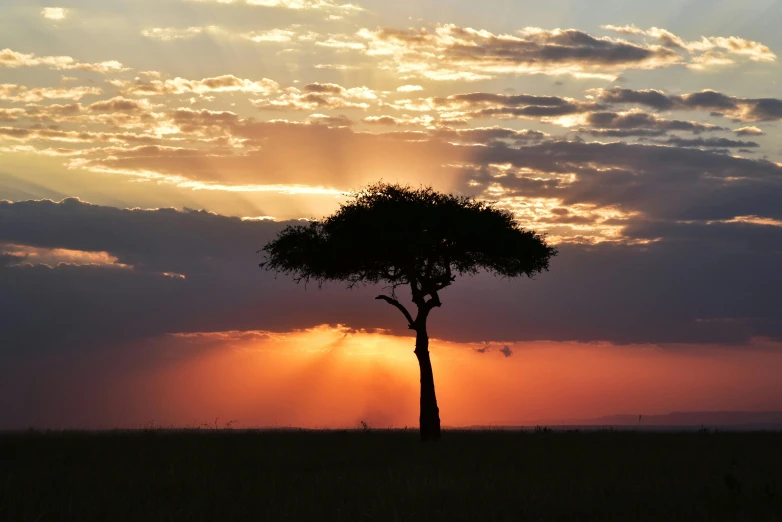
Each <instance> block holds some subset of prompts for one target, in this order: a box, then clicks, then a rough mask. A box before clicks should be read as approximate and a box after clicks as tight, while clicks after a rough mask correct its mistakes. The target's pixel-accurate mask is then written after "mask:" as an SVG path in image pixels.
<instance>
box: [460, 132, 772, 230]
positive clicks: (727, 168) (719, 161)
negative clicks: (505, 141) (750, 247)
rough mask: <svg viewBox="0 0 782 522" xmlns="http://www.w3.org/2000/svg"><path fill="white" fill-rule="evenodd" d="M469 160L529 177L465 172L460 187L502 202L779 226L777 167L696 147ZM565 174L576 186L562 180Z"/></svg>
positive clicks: (582, 147)
mask: <svg viewBox="0 0 782 522" xmlns="http://www.w3.org/2000/svg"><path fill="white" fill-rule="evenodd" d="M472 160H473V162H474V163H476V164H478V165H488V164H489V163H494V164H509V165H511V166H512V167H514V168H518V169H526V170H528V171H531V173H530V174H526V173H524V172H519V173H518V174H515V175H514V173H513V171H510V172H509V173H508V175H506V176H504V177H501V178H496V177H494V176H492V173H491V172H489V171H487V170H485V169H481V168H478V169H476V170H472V171H471V170H467V171H465V173H464V176H465V177H464V183H465V187H467V186H473V187H474V186H476V184H477V186H478V187H488V186H489V185H492V184H493V185H499V186H501V187H502V188H503V189H504V190H505V191H506V192H504V194H503V195H504V196H505V197H508V196H526V197H543V198H558V199H560V200H561V201H562V202H563V204H565V205H574V204H591V205H595V206H597V207H608V208H611V207H614V208H619V209H622V210H623V211H626V212H640V213H643V214H645V215H647V216H651V217H654V218H660V219H681V220H692V219H704V220H718V219H732V218H734V217H736V216H747V215H758V216H766V217H769V218H774V219H782V206H780V205H779V204H778V202H779V201H780V200H782V167H780V166H779V165H777V164H776V163H772V162H770V161H765V160H752V159H747V158H738V157H733V156H726V155H723V154H715V153H713V152H709V151H704V150H699V149H695V148H682V147H668V146H651V145H634V144H627V143H622V142H615V143H607V144H601V143H584V142H578V141H544V142H542V143H540V144H537V145H529V146H526V147H520V148H511V147H507V146H503V145H501V144H494V145H492V146H490V147H481V148H479V149H478V150H476V151H475V155H474V156H473V158H472ZM570 175H575V179H573V180H572V181H570V182H565V181H563V177H566V176H570ZM465 190H466V188H465Z"/></svg>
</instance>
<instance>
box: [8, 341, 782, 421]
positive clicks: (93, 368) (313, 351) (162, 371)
mask: <svg viewBox="0 0 782 522" xmlns="http://www.w3.org/2000/svg"><path fill="white" fill-rule="evenodd" d="M412 344H413V342H412V339H410V338H406V337H394V336H388V335H382V334H371V333H347V332H346V331H344V330H340V329H338V328H332V327H327V326H323V327H318V328H315V329H311V330H308V331H301V332H294V333H290V334H266V333H263V332H258V333H247V332H244V333H237V332H233V333H232V332H229V333H224V334H205V335H200V334H194V335H186V336H172V337H167V338H165V339H158V340H156V341H153V342H150V343H148V345H147V346H146V347H129V348H126V349H125V350H124V351H120V352H116V353H113V354H111V355H103V356H102V357H98V358H97V360H96V358H90V359H89V363H85V364H84V365H83V366H82V367H80V368H75V367H74V368H71V369H70V371H69V372H68V375H69V376H70V377H71V378H70V379H69V380H67V381H64V380H61V379H60V378H58V377H54V379H53V381H50V382H48V392H47V393H46V394H40V393H38V394H37V395H38V396H37V397H34V395H36V393H35V392H34V391H33V389H34V388H35V386H34V385H35V382H30V383H28V384H31V386H25V387H23V388H20V390H22V391H20V392H18V393H21V395H18V396H17V401H20V402H22V403H24V402H25V401H26V400H27V401H30V400H33V401H38V402H37V403H36V404H35V406H36V407H34V408H31V409H30V411H35V412H37V413H36V415H38V417H37V418H33V417H28V418H27V419H26V421H27V424H29V425H33V426H36V425H38V426H47V427H75V428H79V427H81V428H111V427H128V428H135V427H142V426H146V425H150V424H151V425H156V426H179V427H195V426H199V425H201V424H202V423H207V422H208V423H214V422H215V419H217V422H218V424H219V425H221V426H222V425H224V424H225V422H227V421H231V420H236V421H238V422H237V423H235V424H234V426H235V427H285V426H303V427H313V428H336V427H357V426H358V425H359V423H360V421H361V420H364V421H366V422H367V423H368V424H369V425H370V426H374V427H378V428H387V427H404V426H409V427H415V426H417V416H418V410H417V408H418V367H417V362H416V359H415V357H414V355H413V354H412ZM758 346H760V345H757V344H756V348H753V349H752V350H748V349H746V348H720V347H713V346H712V347H707V348H697V347H687V348H680V349H661V348H657V347H652V346H632V345H631V346H610V345H599V344H589V345H586V344H576V343H525V344H517V345H514V346H512V350H513V353H512V355H511V356H509V357H506V356H504V355H503V354H502V353H500V352H499V351H498V349H499V348H501V347H502V346H488V350H487V351H485V352H484V353H479V352H477V351H475V349H476V348H478V347H479V345H466V344H456V343H443V342H438V341H437V340H433V342H432V346H431V351H432V359H433V365H434V372H435V381H436V385H437V393H438V399H439V403H440V409H441V418H442V422H443V424H444V425H446V426H468V425H476V424H480V425H485V424H505V425H507V424H523V423H525V422H526V423H532V422H536V421H547V420H548V421H551V422H552V423H554V422H555V421H557V420H565V419H578V418H594V417H597V416H601V415H611V414H619V413H625V414H632V415H635V414H644V415H652V414H663V413H668V412H670V411H707V410H711V411H720V410H774V409H777V410H778V409H782V402H780V400H779V397H782V382H780V380H779V378H778V368H780V365H781V364H782V353H780V351H779V347H778V346H777V347H776V350H773V348H774V347H773V346H769V347H768V348H772V349H766V350H764V349H758V348H757V347H758ZM139 361H143V362H139ZM57 364H61V363H57ZM72 364H73V363H72ZM42 367H43V366H42V365H39V367H38V371H39V372H40V370H41V368H42ZM57 367H58V366H57V365H56V364H52V365H50V366H49V369H50V370H54V369H55V368H57ZM60 368H61V367H60ZM45 372H46V370H45V369H44V374H43V376H42V375H41V374H39V375H38V379H46V377H45ZM59 375H61V376H62V375H64V372H61V373H60V374H59ZM24 390H26V391H24ZM8 427H23V426H8Z"/></svg>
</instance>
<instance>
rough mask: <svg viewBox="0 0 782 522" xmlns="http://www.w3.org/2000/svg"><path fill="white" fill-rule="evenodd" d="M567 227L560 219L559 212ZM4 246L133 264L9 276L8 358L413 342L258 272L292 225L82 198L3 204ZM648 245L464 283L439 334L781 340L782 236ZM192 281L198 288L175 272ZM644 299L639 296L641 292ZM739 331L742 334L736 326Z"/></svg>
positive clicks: (679, 227) (669, 234)
mask: <svg viewBox="0 0 782 522" xmlns="http://www.w3.org/2000/svg"><path fill="white" fill-rule="evenodd" d="M560 214H562V212H560ZM0 216H2V219H0V241H2V242H6V243H16V244H22V245H32V246H36V247H39V248H67V249H72V250H89V251H103V252H108V253H109V254H110V255H111V256H114V257H116V259H117V262H119V263H124V264H127V265H131V266H132V268H131V267H125V268H119V267H116V266H111V265H108V266H96V265H85V266H75V265H59V266H56V267H54V268H51V267H47V266H23V267H14V266H8V265H9V263H8V262H7V260H6V262H5V264H4V265H3V266H2V267H0V309H2V311H3V313H2V315H0V346H2V347H3V349H2V351H3V352H4V353H5V354H6V355H9V354H10V355H12V354H22V353H27V354H32V353H37V352H40V351H60V352H68V351H79V350H90V349H98V348H100V347H103V346H108V345H110V344H112V343H118V342H124V341H129V340H133V339H138V338H146V337H150V336H156V335H160V334H164V333H171V332H194V331H226V330H251V329H265V330H276V331H285V330H289V329H291V328H301V327H309V326H312V325H314V324H322V323H330V324H337V323H342V324H347V325H349V326H351V327H354V328H376V327H382V328H390V329H391V330H392V331H394V332H397V333H400V334H405V333H406V330H405V329H404V328H403V326H404V325H403V322H402V321H400V318H399V317H397V314H395V313H394V311H393V310H392V309H391V308H390V307H383V306H375V305H376V304H377V303H376V302H375V301H374V300H373V299H372V298H373V297H374V295H376V294H377V292H378V289H373V288H362V289H358V290H353V291H349V290H346V289H344V287H343V286H342V285H339V284H332V285H327V286H326V287H325V288H324V289H321V290H318V289H317V288H316V287H314V286H310V287H309V288H306V289H305V288H304V287H303V286H301V285H299V286H297V285H295V284H293V283H292V282H291V281H289V280H288V279H287V278H285V277H278V278H275V277H274V275H272V274H268V273H265V272H263V271H262V270H261V269H259V268H258V267H257V262H258V261H259V256H258V255H257V254H256V253H255V250H256V249H257V248H259V247H260V246H262V245H263V244H264V243H265V242H266V241H268V240H269V239H270V238H271V237H273V236H274V234H275V233H276V232H277V231H278V230H280V228H281V227H282V226H283V225H284V223H274V222H250V221H241V220H239V219H237V218H228V217H223V216H218V215H215V214H211V213H208V212H197V211H186V212H180V211H175V210H170V209H161V210H152V211H144V210H120V209H116V208H110V207H100V206H95V205H88V204H86V203H81V202H78V201H76V200H66V201H64V202H62V203H53V202H49V201H36V202H22V203H13V204H11V203H8V202H5V203H1V204H0ZM627 234H628V235H629V236H632V237H636V238H649V239H652V238H654V239H656V242H653V243H650V244H646V245H636V246H626V245H619V244H602V245H596V246H590V245H568V244H565V245H560V251H561V254H560V256H558V257H557V258H556V259H555V261H554V263H553V264H552V267H551V272H549V273H545V274H542V275H541V276H539V277H537V278H536V279H535V280H523V281H516V282H507V281H499V280H496V279H493V278H490V277H488V276H483V275H480V276H476V277H473V278H464V279H461V280H459V281H457V282H456V284H455V285H454V286H453V288H449V289H447V290H445V291H444V292H443V295H442V298H443V302H444V306H443V307H442V309H438V310H437V313H436V314H433V316H432V327H431V334H432V335H433V336H435V337H438V338H441V339H445V340H454V341H465V342H476V341H497V342H503V341H505V342H508V341H522V340H543V339H549V340H578V341H596V340H603V341H612V342H617V343H637V342H658V343H673V342H683V343H705V342H718V343H724V342H727V343H741V342H745V341H747V340H749V339H750V338H752V337H756V336H768V337H774V338H782V324H780V321H779V317H781V316H782V296H781V295H780V293H779V292H778V289H777V288H776V287H775V285H773V284H769V283H770V282H771V281H774V280H775V278H776V276H777V272H778V266H780V262H782V248H781V245H782V235H781V234H782V228H781V227H777V226H773V225H758V224H753V223H748V222H730V223H727V222H726V223H717V224H708V223H700V224H687V223H670V222H666V221H659V220H657V221H654V220H640V221H635V222H631V223H629V225H628V232H627ZM174 272H175V273H178V274H182V275H184V276H185V278H184V279H182V278H179V277H171V276H170V275H166V274H165V273H169V274H170V273H174ZM628 292H630V293H628ZM724 318H732V320H731V321H723V320H722V319H724Z"/></svg>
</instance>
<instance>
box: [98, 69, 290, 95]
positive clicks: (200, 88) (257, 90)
mask: <svg viewBox="0 0 782 522" xmlns="http://www.w3.org/2000/svg"><path fill="white" fill-rule="evenodd" d="M111 84H112V85H114V86H115V87H117V88H119V89H120V90H121V91H122V92H123V94H131V95H142V96H159V95H168V94H200V95H204V94H211V93H219V92H246V93H252V94H271V93H274V92H276V91H278V90H279V88H280V85H279V84H278V83H277V82H275V81H273V80H270V79H268V78H263V79H262V80H258V81H253V80H247V79H244V78H238V77H236V76H234V75H232V74H225V75H222V76H216V77H213V78H203V79H201V80H188V79H185V78H180V77H176V78H173V79H167V80H145V79H141V78H136V79H135V80H133V81H123V80H114V81H112V82H111Z"/></svg>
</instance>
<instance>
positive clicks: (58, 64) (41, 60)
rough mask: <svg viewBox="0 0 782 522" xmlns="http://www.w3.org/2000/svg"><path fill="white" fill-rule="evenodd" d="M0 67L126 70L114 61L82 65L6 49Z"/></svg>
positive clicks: (0, 56)
mask: <svg viewBox="0 0 782 522" xmlns="http://www.w3.org/2000/svg"><path fill="white" fill-rule="evenodd" d="M0 66H4V67H11V68H16V67H38V66H47V67H49V68H52V69H56V70H60V71H71V70H79V71H90V72H97V73H102V74H106V73H110V72H117V71H123V70H127V69H126V68H125V67H123V65H122V64H121V63H120V62H118V61H116V60H108V61H105V62H100V63H82V62H78V61H76V60H74V59H73V58H71V57H70V56H36V55H35V54H33V53H30V54H25V53H20V52H17V51H13V50H11V49H7V48H6V49H2V50H0Z"/></svg>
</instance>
